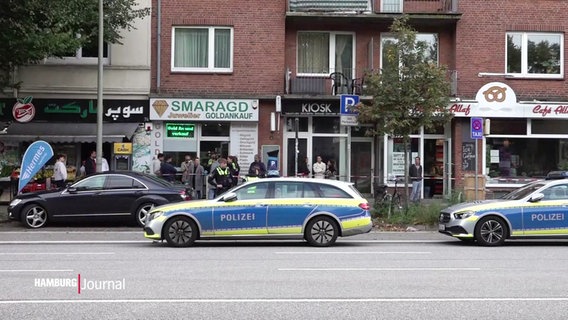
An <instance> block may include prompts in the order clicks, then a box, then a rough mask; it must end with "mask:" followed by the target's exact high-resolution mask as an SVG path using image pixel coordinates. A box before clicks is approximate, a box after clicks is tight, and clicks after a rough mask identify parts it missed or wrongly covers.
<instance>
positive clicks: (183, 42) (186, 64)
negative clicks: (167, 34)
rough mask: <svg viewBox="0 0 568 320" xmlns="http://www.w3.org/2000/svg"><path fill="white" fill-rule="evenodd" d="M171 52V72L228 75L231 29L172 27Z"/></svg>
mask: <svg viewBox="0 0 568 320" xmlns="http://www.w3.org/2000/svg"><path fill="white" fill-rule="evenodd" d="M172 52H173V54H172V71H187V72H231V71H232V69H233V59H232V57H233V29H232V28H227V27H175V28H174V29H173V49H172Z"/></svg>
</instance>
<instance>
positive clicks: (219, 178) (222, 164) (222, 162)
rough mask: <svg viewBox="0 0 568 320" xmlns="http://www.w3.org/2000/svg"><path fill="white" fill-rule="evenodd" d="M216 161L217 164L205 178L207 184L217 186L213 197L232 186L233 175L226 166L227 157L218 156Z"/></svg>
mask: <svg viewBox="0 0 568 320" xmlns="http://www.w3.org/2000/svg"><path fill="white" fill-rule="evenodd" d="M218 161H219V166H218V167H217V168H216V169H215V170H214V171H213V172H211V174H210V175H209V179H208V180H207V182H209V184H211V185H214V186H217V189H216V191H215V197H217V196H219V195H221V194H223V193H225V192H226V191H227V190H229V189H230V188H232V187H233V176H232V175H231V170H229V168H228V167H227V159H225V158H220V159H219V160H218Z"/></svg>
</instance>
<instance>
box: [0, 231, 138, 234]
mask: <svg viewBox="0 0 568 320" xmlns="http://www.w3.org/2000/svg"><path fill="white" fill-rule="evenodd" d="M2 233H3V234H7V233H10V234H36V233H42V234H50V233H53V234H71V233H72V234H82V233H95V234H97V233H100V234H108V233H113V234H114V233H127V234H134V233H136V234H141V233H142V232H141V231H114V230H112V231H35V230H34V231H2Z"/></svg>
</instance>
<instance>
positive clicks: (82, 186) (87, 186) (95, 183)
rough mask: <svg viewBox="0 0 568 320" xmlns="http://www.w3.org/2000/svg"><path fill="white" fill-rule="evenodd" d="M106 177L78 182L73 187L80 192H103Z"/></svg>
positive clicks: (96, 177)
mask: <svg viewBox="0 0 568 320" xmlns="http://www.w3.org/2000/svg"><path fill="white" fill-rule="evenodd" d="M105 180H106V177H105V176H95V177H91V178H87V179H84V180H81V181H79V182H77V183H76V184H75V185H74V186H73V187H75V188H77V190H78V191H88V190H102V189H103V187H104V185H105Z"/></svg>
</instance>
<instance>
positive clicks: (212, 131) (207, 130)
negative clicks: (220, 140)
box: [201, 122, 231, 137]
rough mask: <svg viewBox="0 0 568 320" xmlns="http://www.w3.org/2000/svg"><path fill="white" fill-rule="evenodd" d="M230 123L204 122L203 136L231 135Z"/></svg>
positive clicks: (202, 126) (202, 127)
mask: <svg viewBox="0 0 568 320" xmlns="http://www.w3.org/2000/svg"><path fill="white" fill-rule="evenodd" d="M230 129H231V125H230V123H223V122H219V123H204V124H202V125H201V136H204V137H228V136H230Z"/></svg>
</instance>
